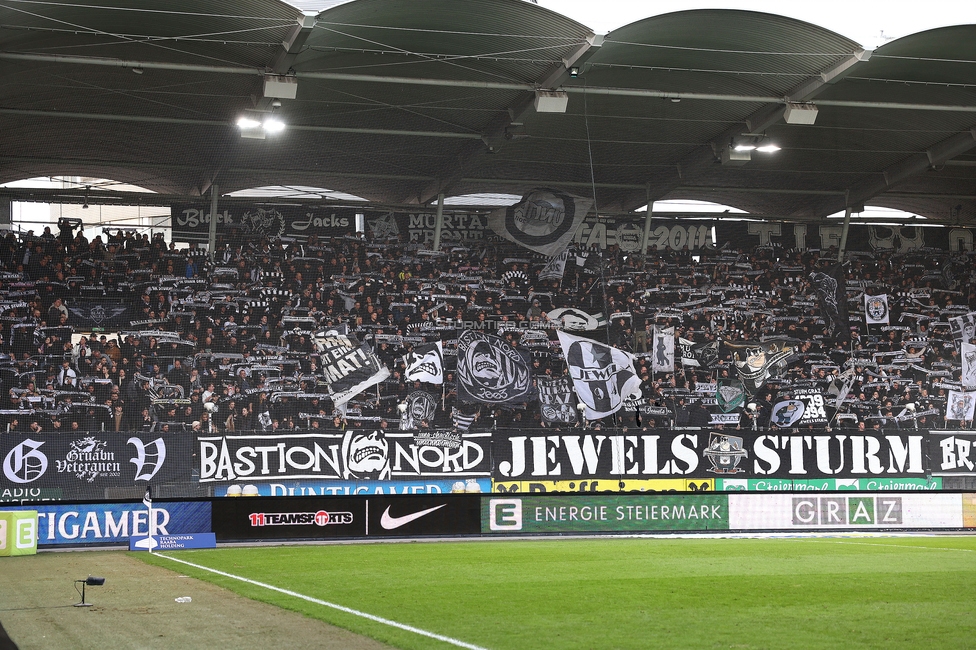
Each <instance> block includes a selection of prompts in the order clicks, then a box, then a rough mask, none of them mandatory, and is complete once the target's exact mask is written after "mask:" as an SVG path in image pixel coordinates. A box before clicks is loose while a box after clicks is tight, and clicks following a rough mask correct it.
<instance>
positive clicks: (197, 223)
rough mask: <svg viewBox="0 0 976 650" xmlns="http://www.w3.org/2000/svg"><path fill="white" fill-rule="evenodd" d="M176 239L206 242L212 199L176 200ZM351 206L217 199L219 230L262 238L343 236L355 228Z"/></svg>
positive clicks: (357, 211)
mask: <svg viewBox="0 0 976 650" xmlns="http://www.w3.org/2000/svg"><path fill="white" fill-rule="evenodd" d="M170 211H171V215H172V220H173V239H175V240H177V241H188V242H194V241H195V242H205V241H207V239H208V238H209V236H210V203H209V202H205V203H173V204H172V205H170ZM362 212H363V211H362V210H361V209H358V208H352V207H348V208H346V207H336V206H328V205H278V204H271V203H239V202H234V203H218V205H217V234H218V235H225V236H226V235H236V236H238V237H245V238H254V239H260V238H262V237H267V238H269V239H279V238H281V237H293V238H296V239H302V240H304V239H306V238H308V236H309V235H312V234H315V235H317V236H318V237H320V238H322V237H342V236H344V235H352V234H355V232H356V214H357V213H362Z"/></svg>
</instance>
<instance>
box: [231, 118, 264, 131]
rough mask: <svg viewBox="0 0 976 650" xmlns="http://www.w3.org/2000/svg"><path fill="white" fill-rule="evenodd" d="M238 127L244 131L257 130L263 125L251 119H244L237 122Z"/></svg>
mask: <svg viewBox="0 0 976 650" xmlns="http://www.w3.org/2000/svg"><path fill="white" fill-rule="evenodd" d="M237 126H239V127H240V128H242V129H256V128H257V127H259V126H261V123H260V122H258V121H257V120H255V119H251V118H250V117H242V118H240V119H239V120H237Z"/></svg>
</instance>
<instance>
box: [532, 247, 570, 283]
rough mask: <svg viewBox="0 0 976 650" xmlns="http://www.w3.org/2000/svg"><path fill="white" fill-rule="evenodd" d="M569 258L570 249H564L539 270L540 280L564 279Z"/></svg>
mask: <svg viewBox="0 0 976 650" xmlns="http://www.w3.org/2000/svg"><path fill="white" fill-rule="evenodd" d="M568 259H569V249H566V250H564V251H563V252H562V253H560V254H559V255H556V256H555V257H553V258H552V259H551V260H549V262H548V263H547V264H546V265H545V266H544V267H542V270H541V271H539V279H540V280H562V279H563V274H564V273H565V272H566V260H568Z"/></svg>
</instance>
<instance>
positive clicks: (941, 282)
mask: <svg viewBox="0 0 976 650" xmlns="http://www.w3.org/2000/svg"><path fill="white" fill-rule="evenodd" d="M73 225H74V224H71V223H62V224H61V227H60V232H58V233H57V234H55V233H52V232H51V230H50V229H45V231H44V233H43V234H42V235H40V236H34V235H33V234H32V233H30V234H27V235H23V234H21V235H18V234H15V233H13V232H11V233H8V234H7V235H6V237H4V238H2V239H0V280H2V287H0V310H2V312H0V313H2V319H0V323H2V327H0V336H2V341H0V350H2V352H3V353H4V356H3V357H2V360H0V380H2V382H3V389H4V390H5V391H6V392H7V399H8V403H7V405H6V406H5V407H4V408H3V409H2V410H0V413H2V417H3V418H4V422H5V424H6V428H7V430H11V431H46V430H55V431H59V430H60V431H95V430H116V431H130V430H139V429H152V430H156V431H163V432H177V431H187V430H200V431H242V430H250V429H263V430H270V431H279V430H280V431H284V430H294V429H308V428H330V429H331V428H346V427H350V428H354V427H359V426H372V427H381V428H387V427H389V428H396V427H397V426H398V425H399V420H400V414H399V412H398V406H399V405H400V404H401V402H403V400H404V399H405V397H406V396H407V395H408V393H410V392H411V391H414V390H421V389H422V390H426V391H428V392H430V393H431V394H433V395H434V396H435V397H436V398H437V400H438V409H437V412H436V415H435V416H434V417H433V418H432V419H431V420H425V421H423V422H422V423H421V424H420V426H422V427H432V428H440V427H451V426H453V425H454V421H453V420H452V418H451V414H452V412H453V411H454V409H457V411H460V412H463V413H466V414H471V415H476V416H477V419H476V420H475V423H474V424H473V426H474V427H476V428H477V427H499V428H503V427H539V426H543V424H542V422H541V418H540V414H539V407H538V404H537V403H530V404H527V405H525V406H516V407H512V408H490V407H488V406H487V405H478V404H461V403H459V402H458V400H457V389H456V385H455V377H454V372H453V368H454V364H453V357H452V352H454V345H455V344H456V340H457V337H458V333H459V331H460V330H462V329H465V328H478V329H482V330H483V331H486V332H487V333H489V334H497V335H499V336H502V337H503V338H505V339H506V340H507V341H508V342H509V343H510V344H511V345H512V346H514V347H515V348H518V349H523V350H525V351H526V353H527V354H529V355H531V359H532V367H533V371H534V373H535V374H536V376H553V377H559V376H561V375H563V374H564V373H566V366H565V363H564V361H563V359H562V354H561V352H560V348H559V344H558V341H557V340H556V327H557V326H566V322H564V321H559V322H555V321H553V320H552V319H551V318H550V317H549V316H550V314H551V313H552V312H553V311H554V310H556V309H559V308H566V307H568V308H572V309H573V310H575V313H577V314H578V315H579V317H580V318H581V321H580V323H578V324H577V325H578V326H580V327H586V328H588V330H586V331H579V332H578V333H579V334H581V335H583V336H589V337H592V338H597V339H601V340H603V341H607V342H609V343H610V344H612V345H614V346H616V347H618V348H621V349H624V350H627V351H630V352H632V353H634V354H635V355H636V357H637V360H636V369H637V374H638V376H639V377H640V379H641V392H642V396H643V397H642V400H641V402H640V404H630V405H628V408H625V409H622V410H621V411H620V412H618V413H617V414H616V415H615V416H613V417H611V418H607V419H605V420H603V421H599V422H597V423H584V424H583V425H584V426H591V427H594V426H595V427H608V426H642V427H653V426H665V427H671V426H707V425H708V423H709V420H710V417H711V414H712V413H716V412H718V410H717V408H716V407H715V406H714V396H715V395H714V393H715V390H714V389H715V385H716V383H717V382H719V381H721V380H722V379H725V378H729V379H734V378H735V377H736V368H735V366H734V364H733V360H732V352H731V351H730V350H729V349H728V348H727V347H726V346H724V345H720V346H718V349H717V356H716V357H715V359H714V360H713V362H711V363H709V364H707V365H698V366H697V367H685V366H683V365H682V356H681V353H680V351H679V352H678V353H677V354H676V358H675V370H674V371H672V372H666V371H658V372H654V371H653V370H652V367H653V366H652V363H651V345H652V339H653V336H652V333H653V328H654V327H674V328H675V336H676V339H684V340H685V341H688V342H691V343H693V344H696V345H700V344H707V343H709V342H722V341H731V342H743V341H759V340H761V339H769V338H778V339H779V340H784V341H788V342H790V344H791V345H792V346H793V348H794V350H795V353H794V354H793V355H792V356H791V359H790V363H789V367H788V369H787V370H786V371H785V373H783V374H782V375H781V376H779V377H773V378H771V379H770V380H769V381H768V382H767V383H766V384H765V385H764V386H763V387H762V388H761V389H760V390H759V391H758V392H756V394H755V395H752V396H749V397H748V398H747V399H746V401H745V403H744V404H743V406H742V407H741V408H739V409H737V412H738V413H739V414H740V420H739V423H738V424H737V425H736V424H734V423H731V424H726V425H724V426H726V428H728V427H730V426H731V427H735V426H738V427H740V428H745V429H750V428H753V426H755V425H758V427H760V428H765V427H767V426H769V417H770V410H771V408H772V406H773V404H775V403H776V402H777V401H779V400H781V399H783V398H784V397H788V396H789V395H790V391H791V390H796V389H799V388H817V389H820V390H821V391H823V392H826V391H827V389H828V387H829V386H830V385H831V384H832V383H834V385H836V380H837V379H838V377H841V378H844V379H845V380H847V386H846V388H849V391H848V394H847V398H846V399H845V400H842V402H841V404H840V405H839V408H838V409H836V411H837V412H836V414H835V413H834V411H833V409H831V411H830V415H831V418H830V423H829V425H830V426H851V427H858V428H879V427H889V426H900V427H906V426H910V427H919V428H933V427H942V426H945V425H946V424H949V425H960V424H961V425H962V426H970V425H971V423H970V422H961V423H960V422H948V423H947V422H946V420H945V409H946V399H947V392H948V391H949V390H959V389H960V388H959V387H960V372H961V366H962V364H961V359H960V352H959V345H958V341H956V340H954V338H953V335H952V332H951V329H950V324H949V319H950V318H953V317H957V316H965V315H966V314H967V313H969V312H971V311H973V310H974V309H976V283H974V282H973V281H972V275H971V269H972V264H971V261H972V260H971V257H969V256H968V255H966V254H962V255H961V256H960V254H955V255H951V254H949V253H948V252H945V251H932V250H920V251H915V252H910V253H904V254H900V253H893V252H883V251H875V252H873V253H865V252H861V253H854V254H849V255H848V260H849V262H848V264H847V265H846V266H845V267H844V273H845V275H846V278H847V291H848V296H849V298H850V303H849V306H850V316H851V318H850V322H849V328H850V342H847V340H846V337H841V338H838V337H836V336H833V335H831V334H830V333H828V331H827V323H825V321H824V315H823V313H822V311H821V308H820V305H819V302H818V299H817V296H816V293H815V291H814V287H813V286H812V284H811V280H810V274H811V273H812V272H814V271H826V270H827V269H828V268H830V267H831V266H833V265H834V264H835V263H836V258H837V252H836V251H835V250H826V251H786V250H782V249H779V248H760V249H754V250H746V251H736V250H735V247H734V243H727V244H726V245H724V246H721V247H718V248H715V249H705V250H700V251H689V250H687V249H685V250H681V251H651V252H649V253H648V254H647V255H644V256H642V255H638V254H634V253H627V252H624V251H621V250H619V249H618V248H616V247H610V248H608V249H606V250H602V251H601V250H597V249H591V250H575V249H574V250H572V252H571V253H572V254H570V256H569V259H568V262H567V264H566V267H565V271H564V273H563V275H562V277H561V278H552V279H549V280H544V281H543V280H539V279H538V278H539V272H540V270H541V269H542V268H543V266H544V265H545V264H546V262H547V260H546V259H544V258H541V257H539V256H536V255H533V254H531V253H529V252H528V251H526V250H524V249H517V248H513V247H510V246H507V245H502V244H500V243H490V244H485V245H483V246H481V247H479V248H467V247H446V248H445V249H444V250H442V251H437V252H434V251H429V250H425V249H424V247H422V246H421V245H419V244H411V243H408V242H403V241H398V240H382V241H375V240H373V238H372V237H371V236H370V235H369V234H367V233H363V234H360V235H356V236H347V237H344V238H334V239H330V240H321V241H320V240H319V239H318V238H317V237H316V236H314V235H312V236H310V237H309V238H308V240H307V241H303V242H283V241H281V240H267V239H261V240H244V239H236V240H224V241H222V242H220V243H219V245H218V247H217V250H216V251H215V254H214V259H213V261H212V262H211V261H210V260H209V258H208V257H207V256H206V255H205V254H204V253H203V251H202V250H200V249H198V248H197V247H196V246H195V245H190V247H189V248H188V249H179V250H178V249H177V248H176V246H175V245H173V244H169V245H167V244H166V242H165V240H164V238H163V237H162V236H161V235H158V234H157V235H155V236H149V235H148V234H139V233H137V232H134V231H128V230H125V229H106V230H105V231H104V232H103V233H102V234H101V235H96V236H93V237H92V238H91V239H88V238H87V237H86V235H85V233H84V231H82V230H80V229H78V231H77V232H75V230H76V228H75V227H73ZM865 293H866V294H869V295H881V294H886V295H887V296H888V301H889V305H890V308H891V314H890V320H889V324H888V325H871V326H870V327H869V326H867V325H865V320H864V315H863V309H861V310H860V311H859V308H858V305H863V299H862V298H861V296H862V295H863V294H865ZM92 304H98V305H102V306H103V312H106V311H112V310H115V312H121V315H117V316H116V319H115V321H114V322H121V323H122V324H121V325H117V326H114V327H111V328H106V329H105V331H97V330H96V331H94V332H92V331H90V330H91V328H90V327H89V328H88V329H83V327H84V325H83V324H84V323H88V324H90V322H91V315H90V307H91V305H92ZM78 306H87V307H88V308H89V311H87V312H85V313H86V314H87V315H86V316H85V317H83V318H82V317H80V316H77V315H76V314H75V313H74V312H73V311H72V308H75V307H78ZM588 318H592V323H590V324H587V319H588ZM604 319H605V320H604ZM342 325H344V326H345V327H346V328H347V331H348V332H349V333H350V334H354V335H355V336H356V337H357V338H358V339H359V340H360V341H364V342H366V343H367V344H369V345H370V346H371V347H372V348H373V350H374V351H375V353H376V354H377V356H378V357H379V359H380V360H381V361H382V362H383V363H384V364H386V365H387V366H388V367H389V369H390V371H391V374H390V377H389V378H388V379H386V380H385V381H384V382H382V383H381V384H380V385H378V386H376V387H373V388H370V389H369V390H367V391H366V392H365V393H363V394H361V395H359V396H358V397H356V398H355V399H354V400H353V401H352V402H350V403H349V404H348V405H347V408H346V409H345V412H344V413H340V412H338V411H337V410H336V408H335V407H334V405H333V404H332V401H331V399H330V397H329V395H328V388H327V386H326V385H325V383H324V381H323V377H322V362H321V360H320V359H319V357H318V354H317V352H316V347H315V334H316V332H318V331H321V330H323V329H326V328H333V327H336V326H342ZM967 334H970V335H971V332H968V333H967ZM434 340H442V341H443V342H444V346H445V356H446V363H445V365H446V376H445V379H446V380H445V382H444V384H443V385H425V384H421V383H420V382H404V380H403V376H402V373H403V368H404V365H403V361H402V357H403V355H404V354H406V353H407V352H408V351H409V350H410V349H411V348H412V347H413V346H416V345H419V344H422V343H425V342H429V341H434ZM678 349H679V350H680V346H678ZM454 353H455V354H456V352H454ZM639 406H648V407H654V408H651V409H645V411H646V413H645V414H643V415H641V413H640V410H639Z"/></svg>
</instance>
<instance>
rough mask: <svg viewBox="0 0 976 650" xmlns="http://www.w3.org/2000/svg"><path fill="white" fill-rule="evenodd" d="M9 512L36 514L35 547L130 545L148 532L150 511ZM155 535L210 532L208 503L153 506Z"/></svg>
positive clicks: (71, 508)
mask: <svg viewBox="0 0 976 650" xmlns="http://www.w3.org/2000/svg"><path fill="white" fill-rule="evenodd" d="M8 509H9V510H36V511H37V543H38V546H40V547H44V546H54V545H64V544H109V543H119V542H124V543H126V544H128V543H129V537H130V536H132V535H136V536H140V535H142V536H145V535H148V533H149V510H148V509H147V508H146V507H145V506H143V504H142V503H141V502H140V503H96V504H71V505H65V504H51V505H45V504H39V505H33V506H31V507H30V508H21V507H11V508H8ZM153 518H154V519H155V526H154V527H153V534H154V535H179V534H187V533H201V532H209V531H210V502H208V501H192V502H160V501H157V502H155V503H154V504H153Z"/></svg>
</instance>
